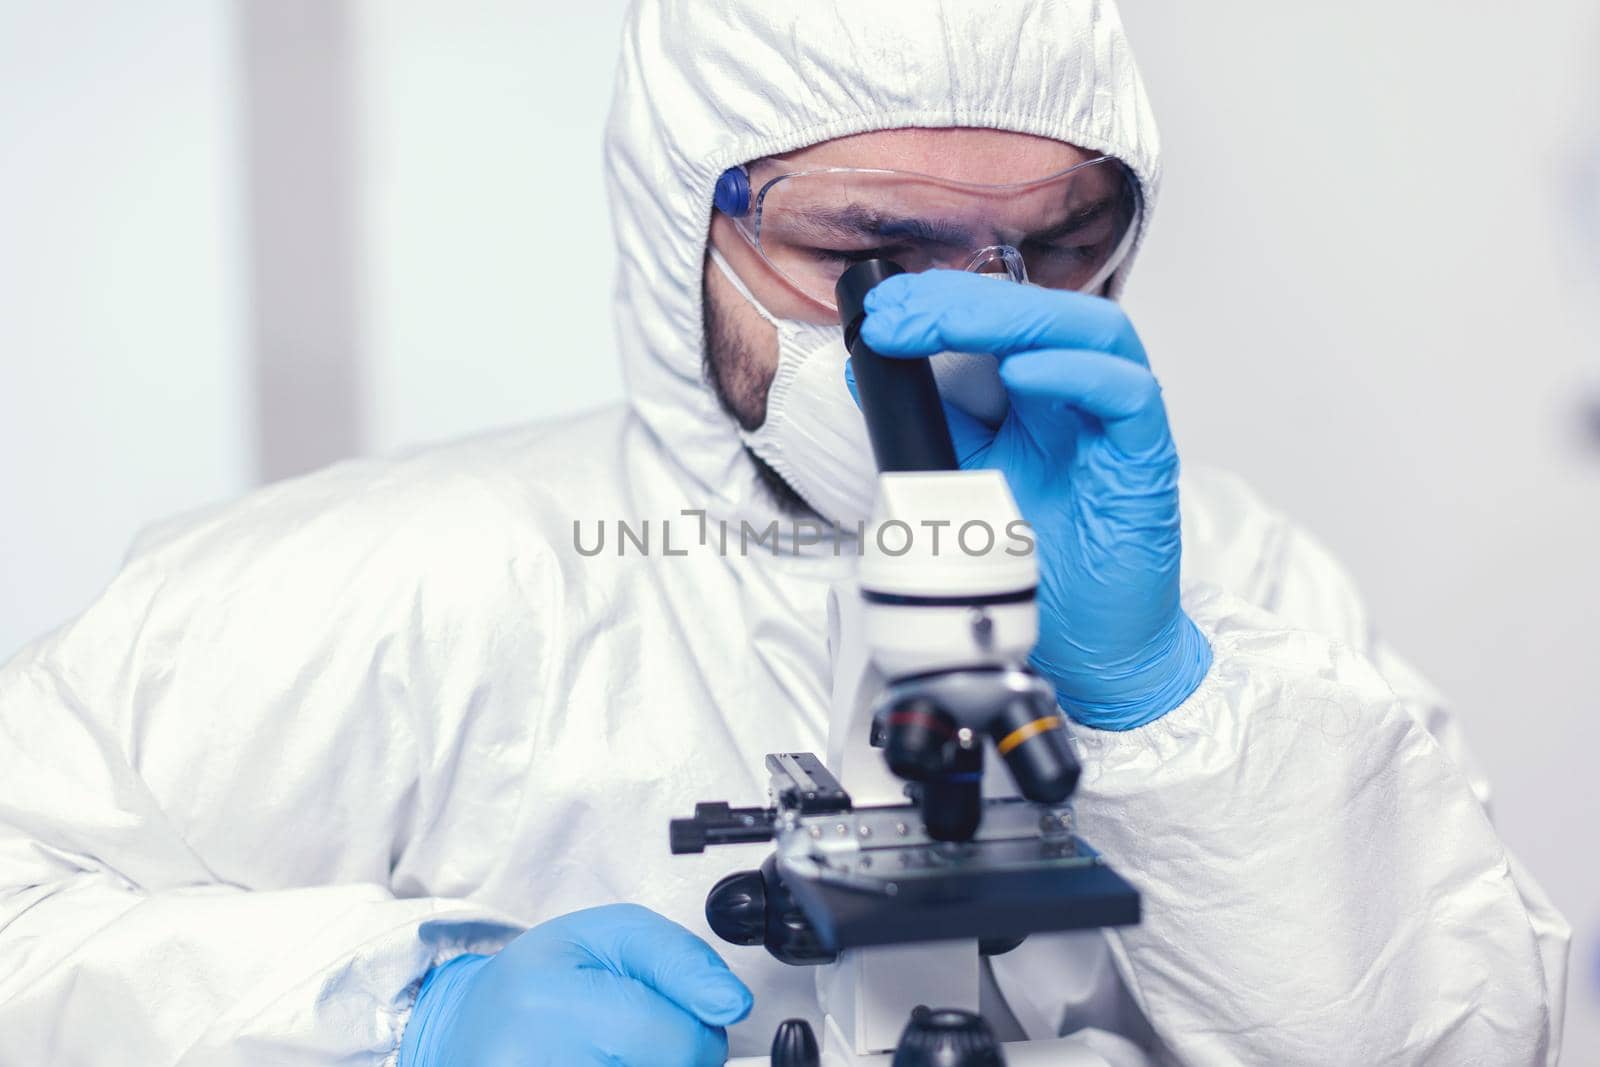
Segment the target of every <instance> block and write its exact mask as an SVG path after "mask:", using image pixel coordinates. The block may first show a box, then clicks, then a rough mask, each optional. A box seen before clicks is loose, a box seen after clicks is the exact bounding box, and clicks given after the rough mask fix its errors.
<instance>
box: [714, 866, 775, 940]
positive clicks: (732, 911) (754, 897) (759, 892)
mask: <svg viewBox="0 0 1600 1067" xmlns="http://www.w3.org/2000/svg"><path fill="white" fill-rule="evenodd" d="M706 922H708V923H710V924H711V929H712V931H713V932H714V933H715V934H716V935H717V936H718V937H720V938H722V940H724V941H727V942H730V943H731V944H735V945H759V944H761V942H762V941H764V940H766V937H767V889H766V886H765V885H764V884H763V883H762V881H761V872H760V871H735V872H734V873H732V874H730V875H728V876H727V877H726V878H724V879H722V880H721V881H720V882H718V883H717V884H716V885H714V886H712V887H711V892H709V893H707V894H706Z"/></svg>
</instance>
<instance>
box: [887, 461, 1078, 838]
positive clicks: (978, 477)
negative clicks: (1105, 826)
mask: <svg viewBox="0 0 1600 1067" xmlns="http://www.w3.org/2000/svg"><path fill="white" fill-rule="evenodd" d="M1038 580H1039V572H1038V564H1037V562H1036V561H1035V559H1034V555H1033V538H1032V534H1031V532H1030V531H1029V530H1028V527H1027V524H1026V523H1025V522H1023V520H1022V517H1021V513H1020V512H1019V511H1018V510H1017V505H1016V501H1015V500H1014V499H1013V498H1012V496H1011V490H1010V488H1009V487H1008V486H1007V485H1006V480H1005V478H1004V477H1003V476H1002V475H1001V474H1000V473H999V472H998V471H990V470H971V471H916V472H887V473H884V474H881V475H879V479H878V496H877V503H876V506H875V508H874V513H873V521H872V523H871V525H870V527H869V529H868V531H867V541H866V544H865V546H864V548H863V556H862V563H861V571H860V585H861V598H862V601H863V610H864V613H865V634H866V639H867V644H868V648H869V654H870V655H871V657H872V661H873V663H874V665H875V666H876V667H877V668H878V670H879V671H880V672H881V673H882V674H883V676H884V677H885V678H886V679H887V680H888V684H887V686H886V687H885V689H884V691H883V694H882V696H881V697H880V698H879V700H878V703H877V705H876V706H875V708H874V715H873V743H874V744H881V746H882V748H883V755H884V759H885V760H886V762H887V763H888V766H889V769H890V770H891V771H892V772H893V773H894V774H895V775H896V776H898V777H899V778H901V779H904V780H905V781H907V782H909V783H911V784H912V788H911V790H910V792H911V794H912V795H913V796H914V797H915V798H916V799H917V801H918V803H919V804H920V806H921V808H922V815H923V821H924V822H925V823H926V824H927V827H928V833H929V835H930V836H932V837H933V838H935V839H937V840H941V841H967V840H970V839H971V838H972V836H973V835H974V834H975V833H976V832H977V830H978V826H979V825H980V823H981V822H982V818H983V788H982V786H983V771H984V762H985V761H984V747H985V745H984V738H985V737H988V738H989V739H990V740H991V741H992V742H993V744H994V747H995V750H996V752H997V753H998V754H999V755H1000V756H1001V758H1002V759H1003V760H1004V761H1005V762H1006V764H1007V766H1008V768H1009V769H1010V771H1011V775H1012V778H1013V779H1014V780H1015V783H1016V786H1017V789H1018V791H1019V792H1020V793H1021V794H1022V796H1023V797H1024V798H1026V799H1028V800H1031V801H1034V802H1036V803H1040V804H1059V803H1060V802H1062V801H1064V800H1065V799H1066V798H1067V797H1068V796H1069V795H1070V794H1071V793H1072V790H1073V788H1074V787H1075V786H1076V784H1077V779H1078V763H1077V760H1076V758H1075V757H1074V756H1073V754H1072V750H1071V747H1070V746H1069V745H1068V743H1067V740H1066V737H1065V731H1064V730H1063V729H1062V727H1063V725H1064V721H1063V720H1062V718H1061V714H1060V712H1059V711H1058V710H1057V709H1056V706H1055V695H1054V693H1053V692H1052V691H1051V689H1050V687H1049V686H1048V685H1047V684H1046V683H1045V682H1044V681H1043V680H1042V679H1040V678H1039V677H1038V676H1037V675H1034V674H1033V673H1031V672H1030V671H1028V670H1027V668H1026V666H1025V664H1026V662H1027V658H1028V654H1029V652H1030V651H1032V649H1033V646H1034V643H1035V641H1036V640H1037V639H1038V611H1037V608H1036V607H1035V604H1034V590H1035V588H1036V586H1037V585H1038Z"/></svg>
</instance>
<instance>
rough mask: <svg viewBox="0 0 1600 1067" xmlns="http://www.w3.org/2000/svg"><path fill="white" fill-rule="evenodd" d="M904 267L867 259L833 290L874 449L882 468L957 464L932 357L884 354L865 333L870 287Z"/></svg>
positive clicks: (930, 468)
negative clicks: (875, 348)
mask: <svg viewBox="0 0 1600 1067" xmlns="http://www.w3.org/2000/svg"><path fill="white" fill-rule="evenodd" d="M904 273H905V271H904V269H902V268H901V267H900V265H899V264H898V263H892V262H890V261H889V260H887V259H868V260H863V261H862V262H860V263H857V264H855V265H854V266H853V267H851V268H850V269H849V270H847V271H845V272H844V273H843V274H841V275H840V276H839V281H838V284H836V285H835V286H834V290H833V292H834V298H835V300H836V301H837V302H838V306H839V321H840V322H842V323H843V324H844V346H845V348H847V349H848V350H849V352H850V367H851V369H852V370H854V371H855V376H856V393H857V395H859V396H860V397H861V412H862V414H863V415H865V416H866V419H867V436H869V437H870V438H871V439H872V455H873V458H874V459H876V460H877V462H878V469H879V470H880V471H953V470H957V469H959V467H960V464H958V463H957V462H956V450H955V446H954V445H952V444H951V443H950V426H949V424H947V423H946V422H945V418H944V408H943V407H941V406H940V405H939V386H938V385H937V384H936V383H935V382H934V380H933V368H932V367H930V366H929V365H928V361H927V360H925V359H893V358H891V357H889V356H880V355H878V353H876V352H874V351H873V350H872V348H871V346H869V345H868V344H867V343H866V342H865V341H863V340H862V339H861V321H862V319H864V318H865V317H866V311H865V309H864V308H863V304H864V303H865V301H866V299H867V293H868V292H869V291H870V290H871V289H872V287H873V286H875V285H877V284H878V283H879V282H881V281H883V280H884V279H885V278H890V277H893V276H894V275H896V274H904Z"/></svg>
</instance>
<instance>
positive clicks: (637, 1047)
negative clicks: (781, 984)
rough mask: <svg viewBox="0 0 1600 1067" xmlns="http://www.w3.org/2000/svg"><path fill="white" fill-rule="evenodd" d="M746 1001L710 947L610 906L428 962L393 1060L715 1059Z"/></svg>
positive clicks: (509, 1063) (418, 1066) (483, 1065)
mask: <svg viewBox="0 0 1600 1067" xmlns="http://www.w3.org/2000/svg"><path fill="white" fill-rule="evenodd" d="M750 1005H751V997H750V990H748V989H746V988H745V986H744V983H743V982H741V981H739V979H737V978H735V977H734V976H733V972H732V971H730V970H728V966H727V964H725V963H723V962H722V959H721V957H719V956H718V955H717V954H716V953H715V952H713V951H712V949H711V946H710V945H708V944H706V943H705V942H704V941H702V940H701V939H700V938H698V937H696V936H695V935H694V934H692V933H690V932H689V931H688V930H685V929H684V928H683V927H681V926H679V925H678V924H677V923H675V922H672V921H671V920H669V919H665V918H662V917H661V916H660V915H657V914H656V913H655V912H653V911H650V910H649V909H648V908H641V907H638V906H637V905H634V904H609V905H606V906H605V907H601V908H590V909H588V910H586V911H575V912H573V913H572V914H570V915H563V916H561V917H560V918H559V919H551V920H550V921H549V922H547V923H543V924H541V925H539V926H536V927H534V928H533V929H531V930H529V931H528V932H527V933H525V934H523V935H522V936H521V937H519V938H517V939H516V940H515V941H513V942H511V944H509V945H507V946H506V947H505V948H503V949H501V950H500V951H499V952H498V953H496V954H495V955H493V956H476V955H466V956H458V957H456V958H455V959H453V960H450V961H449V962H448V963H443V964H440V965H439V966H437V967H435V968H434V969H433V970H431V971H429V972H428V975H427V977H426V978H425V979H424V980H423V983H422V990H421V992H419V993H418V994H417V1003H416V1007H414V1008H413V1009H412V1012H411V1021H410V1023H408V1024H407V1026H406V1032H405V1037H404V1039H403V1040H402V1041H401V1044H400V1067H713V1065H717V1067H720V1065H721V1064H723V1063H725V1062H727V1059H728V1035H727V1033H726V1032H725V1031H724V1030H723V1027H725V1026H730V1025H732V1024H733V1023H736V1022H738V1021H739V1020H740V1019H743V1018H744V1017H745V1016H746V1015H748V1014H749V1013H750Z"/></svg>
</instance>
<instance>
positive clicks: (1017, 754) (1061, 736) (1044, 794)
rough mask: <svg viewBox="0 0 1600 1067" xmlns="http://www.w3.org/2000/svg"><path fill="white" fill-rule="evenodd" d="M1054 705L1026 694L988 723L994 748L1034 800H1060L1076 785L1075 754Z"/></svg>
mask: <svg viewBox="0 0 1600 1067" xmlns="http://www.w3.org/2000/svg"><path fill="white" fill-rule="evenodd" d="M1065 726H1066V720H1064V719H1063V718H1062V717H1061V713H1060V712H1059V711H1057V710H1056V709H1054V708H1046V707H1041V706H1040V705H1039V704H1037V703H1035V702H1034V701H1032V700H1029V699H1027V698H1025V697H1018V698H1017V699H1016V700H1013V701H1011V702H1010V703H1009V704H1007V705H1006V706H1005V708H1004V709H1002V710H1001V712H1000V714H998V715H996V716H995V717H994V719H993V720H991V721H990V723H989V736H990V737H992V738H994V747H995V751H996V752H998V753H1000V758H1001V759H1003V760H1005V761H1006V766H1007V767H1010V768H1011V776H1012V777H1013V778H1014V779H1016V782H1017V788H1018V789H1019V790H1020V791H1021V792H1022V795H1023V796H1024V797H1027V798H1028V799H1029V800H1031V801H1033V802H1034V803H1036V804H1059V803H1061V802H1062V801H1063V800H1065V799H1067V798H1068V797H1069V796H1071V795H1072V791H1073V790H1074V789H1076V788H1077V787H1078V773H1079V766H1078V758H1077V757H1076V756H1074V755H1073V754H1072V746H1071V745H1070V744H1068V743H1067V732H1066V730H1065V729H1064V727H1065Z"/></svg>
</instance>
